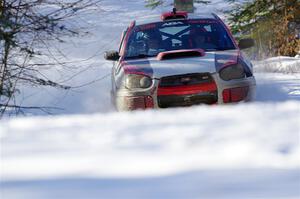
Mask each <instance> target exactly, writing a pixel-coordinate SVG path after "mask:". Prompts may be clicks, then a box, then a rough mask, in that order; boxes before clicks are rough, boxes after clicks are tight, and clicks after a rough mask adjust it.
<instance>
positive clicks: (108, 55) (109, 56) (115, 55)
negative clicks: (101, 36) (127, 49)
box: [104, 50, 120, 61]
mask: <svg viewBox="0 0 300 199" xmlns="http://www.w3.org/2000/svg"><path fill="white" fill-rule="evenodd" d="M119 58H120V55H119V52H118V51H114V50H112V51H106V52H105V54H104V59H106V60H110V61H117V60H118V59H119Z"/></svg>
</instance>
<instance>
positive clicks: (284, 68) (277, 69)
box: [254, 56, 300, 73]
mask: <svg viewBox="0 0 300 199" xmlns="http://www.w3.org/2000/svg"><path fill="white" fill-rule="evenodd" d="M254 71H255V72H272V73H300V58H296V57H285V56H279V57H272V58H268V59H266V60H263V61H258V62H254Z"/></svg>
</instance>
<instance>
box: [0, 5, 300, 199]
mask: <svg viewBox="0 0 300 199" xmlns="http://www.w3.org/2000/svg"><path fill="white" fill-rule="evenodd" d="M168 2H169V1H168ZM226 5H227V4H226V3H224V1H219V0H214V1H213V4H212V5H210V6H208V7H206V10H207V11H215V12H218V13H219V14H220V15H221V16H223V14H222V12H221V10H222V9H224V7H226ZM170 9H171V6H169V5H168V3H167V4H166V5H165V6H163V7H160V8H158V9H157V10H149V9H147V8H145V7H144V1H136V0H114V1H112V0H103V1H102V3H101V10H102V11H101V12H99V13H98V15H97V17H96V16H95V15H94V14H89V13H83V15H82V18H81V20H82V21H86V22H88V23H90V24H92V25H93V27H92V28H91V29H90V30H89V31H91V32H92V34H91V35H90V36H89V37H87V38H78V39H77V40H76V39H74V40H72V41H71V42H70V44H63V45H64V46H63V48H64V49H65V50H66V51H67V54H68V57H69V58H70V59H71V60H72V61H74V63H77V64H75V65H74V68H69V70H68V71H67V72H68V73H67V78H65V77H61V75H60V71H61V68H56V69H55V70H49V69H45V71H44V72H45V73H46V74H47V75H50V76H51V77H53V78H57V79H54V80H59V81H62V82H65V83H67V84H68V85H73V86H78V88H76V89H72V90H71V91H61V90H56V89H51V88H45V89H43V90H42V91H39V90H37V89H32V88H27V87H26V86H24V87H22V88H21V89H22V90H26V91H27V92H26V93H27V95H26V96H20V99H19V100H20V101H21V102H22V104H23V105H31V104H38V105H46V106H56V107H57V106H58V107H62V108H64V110H62V111H59V110H53V112H54V114H55V115H53V116H45V115H40V113H39V115H36V114H37V113H36V112H33V114H34V115H35V116H32V117H18V118H5V119H4V120H2V121H1V122H0V163H1V164H0V198H1V199H2V198H3V199H19V198H34V199H41V198H43V199H47V198H49V199H52V198H64V199H65V198H74V199H77V198H78V199H79V198H89V199H92V198H130V199H131V198H188V199H189V198H226V199H227V198H228V199H229V198H230V199H232V198H246V199H248V198H249V199H250V198H251V199H252V198H270V199H271V198H272V199H273V198H278V199H279V198H280V199H282V198H285V199H286V198H288V199H294V198H300V191H299V190H300V189H299V188H300V144H299V141H300V73H299V60H300V59H299V58H290V57H274V58H269V59H267V60H265V61H263V62H258V63H254V71H255V77H256V80H257V93H256V94H257V96H256V100H255V101H254V102H252V103H247V104H245V103H240V104H235V105H223V106H206V105H201V106H193V107H189V108H176V109H163V110H147V111H135V112H115V110H114V109H113V107H112V106H111V104H110V95H109V91H110V78H109V74H110V69H111V64H112V63H111V62H107V61H104V59H103V58H102V57H103V53H104V51H105V50H111V49H116V48H117V44H118V42H119V37H120V33H121V31H122V30H123V29H124V28H125V27H126V25H128V24H129V22H130V21H131V20H132V19H134V18H136V17H141V15H143V14H144V15H152V14H157V13H160V12H161V11H164V10H170ZM202 10H203V9H202V8H201V7H200V6H199V8H198V10H197V12H201V11H202ZM103 38H105V39H103ZM82 49H84V50H82ZM79 72H80V73H79ZM85 84H86V86H82V85H85Z"/></svg>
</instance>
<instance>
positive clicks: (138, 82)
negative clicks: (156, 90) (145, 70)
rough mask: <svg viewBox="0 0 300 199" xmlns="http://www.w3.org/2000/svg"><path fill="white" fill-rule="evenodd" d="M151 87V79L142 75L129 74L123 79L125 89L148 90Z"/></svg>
mask: <svg viewBox="0 0 300 199" xmlns="http://www.w3.org/2000/svg"><path fill="white" fill-rule="evenodd" d="M151 85H152V79H151V78H150V77H147V76H144V75H135V74H129V75H126V78H125V87H126V88H129V89H132V88H149V87H150V86H151Z"/></svg>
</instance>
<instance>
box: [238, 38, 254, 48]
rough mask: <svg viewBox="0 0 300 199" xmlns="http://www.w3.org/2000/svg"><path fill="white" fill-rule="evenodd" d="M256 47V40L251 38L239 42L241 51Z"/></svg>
mask: <svg viewBox="0 0 300 199" xmlns="http://www.w3.org/2000/svg"><path fill="white" fill-rule="evenodd" d="M254 45H255V42H254V40H253V39H251V38H247V39H241V40H240V41H239V48H240V49H241V50H243V49H246V48H250V47H252V46H254Z"/></svg>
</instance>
